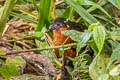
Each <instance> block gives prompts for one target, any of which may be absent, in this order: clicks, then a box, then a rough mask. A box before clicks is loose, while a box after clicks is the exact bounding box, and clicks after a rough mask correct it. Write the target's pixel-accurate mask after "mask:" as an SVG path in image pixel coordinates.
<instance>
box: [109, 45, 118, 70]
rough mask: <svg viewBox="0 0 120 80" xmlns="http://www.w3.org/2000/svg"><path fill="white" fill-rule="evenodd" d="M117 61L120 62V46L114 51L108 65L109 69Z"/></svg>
mask: <svg viewBox="0 0 120 80" xmlns="http://www.w3.org/2000/svg"><path fill="white" fill-rule="evenodd" d="M117 59H118V60H120V44H118V45H117V47H116V48H115V50H114V51H113V53H112V55H111V58H110V61H109V63H108V65H107V68H109V66H110V65H111V64H112V62H113V61H114V60H117Z"/></svg>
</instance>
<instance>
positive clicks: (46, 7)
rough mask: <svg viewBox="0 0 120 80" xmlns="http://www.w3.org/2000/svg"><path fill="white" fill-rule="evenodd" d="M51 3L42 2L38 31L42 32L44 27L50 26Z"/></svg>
mask: <svg viewBox="0 0 120 80" xmlns="http://www.w3.org/2000/svg"><path fill="white" fill-rule="evenodd" d="M50 3H51V0H40V7H39V18H38V19H39V20H38V24H37V27H36V31H41V30H42V28H43V27H44V26H49V24H50Z"/></svg>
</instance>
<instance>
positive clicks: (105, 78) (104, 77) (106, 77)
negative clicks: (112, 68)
mask: <svg viewBox="0 0 120 80" xmlns="http://www.w3.org/2000/svg"><path fill="white" fill-rule="evenodd" d="M97 80H110V79H109V74H102V75H100V76H99V77H98V78H97Z"/></svg>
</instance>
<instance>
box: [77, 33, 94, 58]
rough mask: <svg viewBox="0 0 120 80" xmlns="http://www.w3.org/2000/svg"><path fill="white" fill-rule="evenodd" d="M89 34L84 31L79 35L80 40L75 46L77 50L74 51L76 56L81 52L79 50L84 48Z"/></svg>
mask: <svg viewBox="0 0 120 80" xmlns="http://www.w3.org/2000/svg"><path fill="white" fill-rule="evenodd" d="M91 34H92V33H91V31H86V32H84V33H83V34H82V35H81V37H80V40H79V42H78V44H77V49H76V50H77V56H78V53H79V51H80V50H81V48H82V47H84V46H85V44H86V43H87V41H88V40H89V39H90V37H91Z"/></svg>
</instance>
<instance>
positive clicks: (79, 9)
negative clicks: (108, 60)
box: [64, 0, 98, 24]
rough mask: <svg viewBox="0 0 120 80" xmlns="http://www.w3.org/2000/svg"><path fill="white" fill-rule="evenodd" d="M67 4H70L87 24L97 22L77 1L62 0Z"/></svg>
mask: <svg viewBox="0 0 120 80" xmlns="http://www.w3.org/2000/svg"><path fill="white" fill-rule="evenodd" d="M64 1H65V2H66V3H67V4H68V5H69V6H71V7H72V8H73V9H74V10H75V11H76V12H77V13H78V14H79V15H80V16H81V17H82V18H83V19H85V20H86V21H87V22H88V23H89V24H92V23H96V22H98V21H97V19H96V18H94V17H93V16H92V15H91V14H90V13H88V12H87V11H86V10H85V9H84V8H83V7H82V6H80V5H79V3H77V2H75V1H74V0H64Z"/></svg>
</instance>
